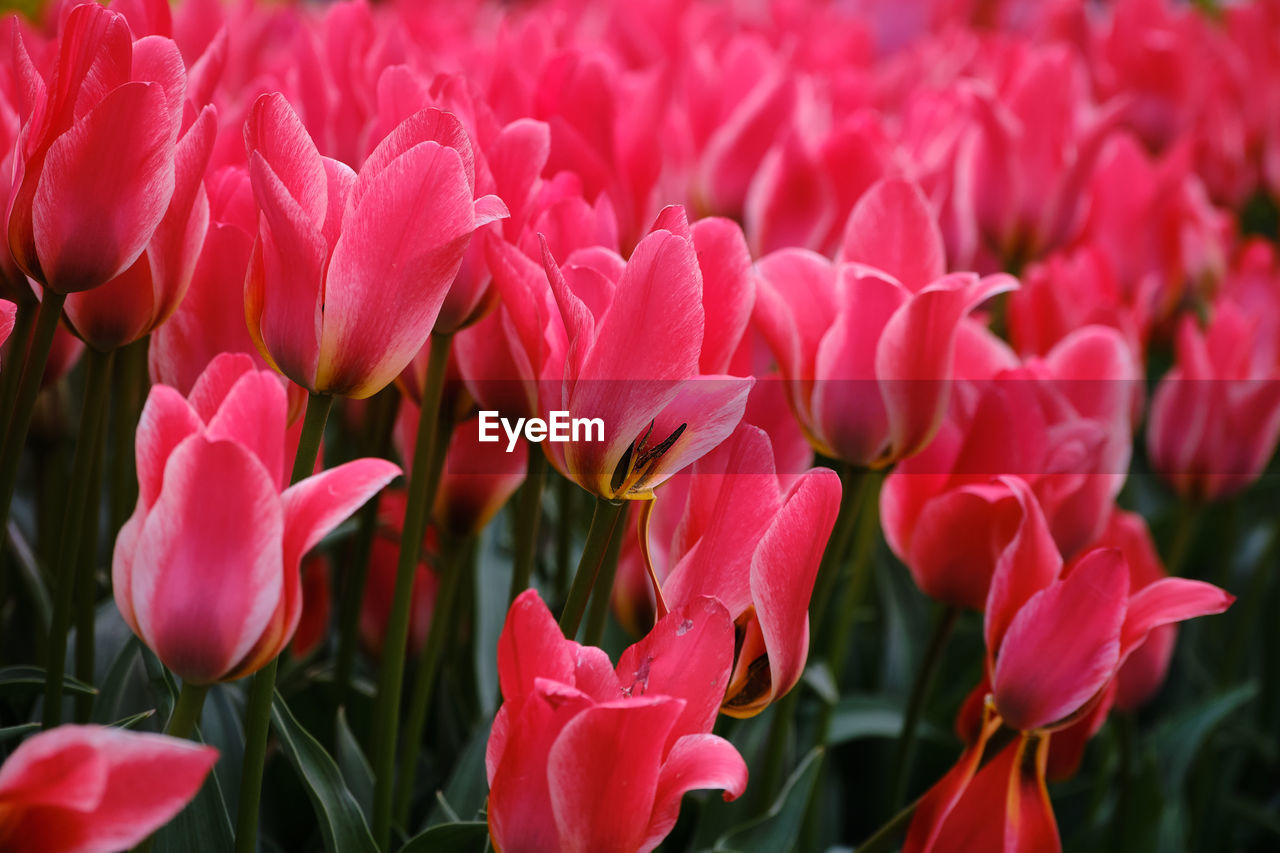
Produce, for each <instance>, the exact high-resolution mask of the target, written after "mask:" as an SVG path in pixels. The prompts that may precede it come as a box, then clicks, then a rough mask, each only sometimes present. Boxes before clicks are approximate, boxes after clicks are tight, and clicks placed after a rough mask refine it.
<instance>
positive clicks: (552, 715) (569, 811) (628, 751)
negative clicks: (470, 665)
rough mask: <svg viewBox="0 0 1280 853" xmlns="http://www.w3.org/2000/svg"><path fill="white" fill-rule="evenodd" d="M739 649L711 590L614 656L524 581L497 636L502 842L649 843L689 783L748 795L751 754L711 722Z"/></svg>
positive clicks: (535, 847) (624, 852)
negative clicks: (566, 632)
mask: <svg viewBox="0 0 1280 853" xmlns="http://www.w3.org/2000/svg"><path fill="white" fill-rule="evenodd" d="M732 660H733V627H732V623H731V622H730V621H729V614H728V613H727V612H726V611H725V609H724V607H723V606H721V605H720V603H719V602H717V601H715V600H714V599H709V598H700V599H696V600H694V601H691V602H689V603H688V604H687V605H686V606H684V607H681V608H679V609H676V610H673V611H672V612H671V613H670V614H669V615H668V616H667V617H665V618H664V619H662V620H661V621H659V622H658V624H657V625H656V626H655V627H654V629H653V631H652V632H650V634H649V635H648V636H647V637H645V638H644V639H643V640H641V641H640V642H639V643H637V644H635V645H634V646H631V647H630V648H629V649H627V650H626V651H624V652H623V653H622V656H621V657H620V658H619V659H618V665H617V667H616V668H615V667H614V666H613V664H612V663H611V662H610V661H609V657H608V655H606V654H605V653H604V652H603V651H602V650H601V649H598V648H594V647H591V646H580V645H578V644H577V643H575V642H573V641H572V640H567V639H565V638H564V636H563V635H562V634H561V632H560V629H559V627H558V626H557V625H556V622H555V620H554V619H553V618H552V616H551V613H550V612H549V611H548V610H547V607H546V605H545V604H543V603H542V600H541V599H540V598H539V597H538V594H537V592H535V591H534V590H526V591H525V592H523V593H521V595H520V596H519V597H518V598H516V600H515V601H514V602H512V605H511V609H510V611H509V612H508V614H507V622H506V625H505V626H504V627H503V629H502V636H501V637H500V638H499V640H498V679H499V684H500V685H501V688H502V697H503V704H502V707H501V708H499V709H498V714H497V717H496V718H495V719H494V723H493V729H492V731H491V732H490V735H489V744H488V748H487V749H486V752H485V767H486V770H487V773H488V778H489V833H490V835H491V836H492V838H493V842H494V847H495V848H496V849H497V850H499V851H502V853H521V851H550V850H561V851H568V852H569V853H585V851H592V853H595V851H619V853H634V851H646V853H647V851H649V850H652V849H654V848H655V847H657V846H658V844H660V843H661V842H662V839H663V838H665V837H666V835H667V833H669V832H670V831H671V828H672V827H673V826H675V822H676V817H677V815H678V813H679V809H680V798H681V797H682V796H684V794H685V792H687V791H691V790H695V789H699V788H720V789H723V790H724V792H725V794H724V796H725V799H729V800H731V799H733V798H735V797H737V796H738V795H739V794H741V793H742V791H743V790H744V789H745V788H746V784H747V766H746V763H745V762H744V761H743V760H742V756H741V755H739V754H738V751H737V749H735V748H734V746H733V745H732V744H730V743H729V742H728V741H726V740H723V739H722V738H719V737H717V736H715V735H713V734H711V733H710V732H711V727H712V725H713V724H714V722H715V718H716V712H717V709H718V708H719V707H720V700H721V699H722V698H723V695H724V688H725V685H726V683H727V680H728V677H729V670H730V666H731V664H732Z"/></svg>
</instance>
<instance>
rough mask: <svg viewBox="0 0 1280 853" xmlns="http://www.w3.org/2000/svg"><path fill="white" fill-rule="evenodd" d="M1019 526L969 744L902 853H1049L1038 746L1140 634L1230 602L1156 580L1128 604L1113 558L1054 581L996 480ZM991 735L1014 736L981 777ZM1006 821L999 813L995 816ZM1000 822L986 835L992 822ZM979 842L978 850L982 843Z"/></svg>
mask: <svg viewBox="0 0 1280 853" xmlns="http://www.w3.org/2000/svg"><path fill="white" fill-rule="evenodd" d="M1006 485H1007V486H1009V488H1010V489H1012V490H1013V492H1014V494H1015V495H1016V499H1017V500H1018V502H1019V503H1020V504H1021V506H1022V508H1023V512H1024V515H1025V517H1026V519H1027V523H1026V524H1025V525H1024V529H1023V530H1022V531H1020V532H1019V534H1018V535H1017V537H1016V540H1015V542H1014V543H1013V545H1011V547H1010V548H1009V549H1007V550H1006V551H1005V553H1004V554H1002V555H1001V558H1000V561H999V563H998V564H997V566H996V570H995V574H994V576H993V577H992V580H991V589H990V593H989V594H988V597H987V606H986V621H985V626H984V635H985V638H986V644H987V659H986V667H985V669H986V673H987V677H988V678H989V679H990V683H991V689H990V693H989V697H990V698H989V699H988V700H987V702H986V709H985V711H984V715H983V720H982V723H981V725H980V730H979V732H978V735H977V738H976V740H975V742H974V743H973V744H972V745H971V746H970V747H969V748H968V749H967V750H966V751H965V753H964V754H963V755H962V756H961V758H960V761H959V762H958V763H957V764H956V766H955V767H954V768H953V769H952V770H951V772H949V773H948V774H947V775H946V776H944V777H943V778H942V779H941V780H940V781H939V782H938V783H937V784H936V785H934V787H933V788H931V789H930V790H929V792H928V793H926V794H925V796H924V798H923V799H922V800H921V803H920V806H919V807H918V808H917V810H916V814H915V817H914V819H913V820H912V824H911V828H910V830H909V832H908V835H907V842H906V845H905V847H904V851H909V853H917V851H928V850H935V849H937V850H950V849H955V848H956V847H957V846H960V845H961V844H963V843H965V841H966V840H967V839H971V838H972V837H974V836H977V837H979V838H985V839H988V840H989V839H992V838H994V839H996V840H997V842H999V840H1000V839H1003V844H1002V845H1000V844H998V845H997V846H1003V849H1006V850H1010V849H1012V850H1027V851H1041V850H1057V849H1059V848H1060V843H1059V841H1058V834H1057V827H1056V823H1055V821H1054V818H1053V809H1052V806H1051V805H1050V803H1049V798H1048V793H1047V790H1046V788H1045V778H1046V768H1047V762H1048V751H1049V740H1050V738H1051V737H1052V733H1053V732H1055V731H1058V730H1060V729H1063V728H1066V727H1068V726H1070V725H1071V724H1073V723H1076V722H1077V721H1079V720H1080V718H1081V717H1083V716H1084V715H1086V714H1088V713H1089V712H1090V711H1091V710H1092V709H1093V708H1094V707H1096V705H1097V704H1098V703H1099V702H1103V701H1106V699H1107V696H1108V694H1109V691H1110V689H1111V686H1112V684H1113V683H1114V680H1115V678H1116V676H1117V673H1118V672H1119V670H1120V668H1121V667H1122V666H1123V665H1124V663H1125V662H1126V660H1128V659H1129V656H1130V655H1131V654H1132V653H1133V652H1134V651H1135V650H1137V649H1138V648H1139V647H1140V646H1141V645H1142V644H1143V643H1144V642H1145V640H1146V639H1147V637H1148V636H1149V635H1150V633H1151V631H1152V630H1154V629H1156V628H1158V627H1161V626H1164V625H1170V624H1173V623H1176V622H1180V621H1182V620H1184V619H1190V618H1192V617H1195V616H1202V615H1207V614H1212V613H1221V612H1222V611H1223V610H1225V609H1226V608H1227V607H1229V606H1230V605H1231V602H1232V601H1233V600H1234V599H1233V598H1232V596H1230V595H1228V594H1227V593H1226V592H1224V591H1222V590H1221V589H1218V588H1217V587H1215V586H1213V585H1211V584H1207V583H1203V582H1201V581H1193V580H1184V579H1181V578H1166V579H1163V580H1160V581H1156V582H1155V583H1152V584H1150V585H1148V586H1145V587H1143V588H1142V589H1140V590H1138V591H1137V592H1135V593H1133V594H1132V595H1131V594H1130V579H1129V568H1128V565H1127V563H1126V562H1125V558H1124V556H1123V554H1122V553H1121V552H1120V551H1119V550H1116V549H1113V548H1099V549H1096V550H1093V551H1090V552H1089V553H1088V554H1086V555H1085V556H1084V557H1082V558H1081V559H1080V560H1078V561H1076V562H1075V563H1073V564H1072V565H1071V566H1069V567H1068V569H1067V570H1066V571H1063V570H1062V568H1061V567H1062V560H1061V557H1060V556H1059V555H1058V553H1057V551H1056V549H1054V548H1053V547H1052V545H1051V543H1050V544H1048V547H1046V543H1048V535H1047V525H1046V522H1045V520H1044V516H1043V513H1041V512H1040V509H1039V506H1038V505H1037V504H1036V501H1035V498H1034V496H1033V495H1032V494H1031V491H1030V489H1029V488H1028V487H1027V486H1026V485H1025V484H1022V483H1021V482H1019V481H1017V480H1013V479H1010V480H1007V481H1006ZM1002 725H1004V726H1008V727H1009V728H1012V729H1016V730H1018V731H1019V732H1021V736H1020V737H1019V738H1018V739H1017V740H1016V741H1015V742H1014V743H1013V744H1011V745H1010V746H1009V747H1007V748H1006V749H1007V750H1011V751H1012V754H1011V755H1003V754H1002V756H1000V757H997V758H996V759H995V760H994V761H993V762H992V763H991V764H989V765H988V766H987V767H986V768H985V769H984V770H983V771H982V772H981V773H979V772H978V765H979V762H980V760H981V758H982V755H983V752H984V751H985V749H986V745H987V742H988V740H989V739H990V738H991V736H992V735H993V734H995V732H996V730H997V729H999V728H1000V727H1001V726H1002ZM1006 810H1007V811H1006ZM994 815H1003V816H1004V820H1003V823H1002V824H999V825H996V826H992V825H991V824H992V823H993V820H992V818H993V816H994ZM988 843H989V841H988Z"/></svg>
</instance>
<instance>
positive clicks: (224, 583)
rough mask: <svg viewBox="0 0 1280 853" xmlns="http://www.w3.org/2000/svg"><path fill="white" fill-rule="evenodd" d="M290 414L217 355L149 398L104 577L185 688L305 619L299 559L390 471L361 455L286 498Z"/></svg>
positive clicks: (228, 671)
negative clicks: (185, 383) (131, 493)
mask: <svg viewBox="0 0 1280 853" xmlns="http://www.w3.org/2000/svg"><path fill="white" fill-rule="evenodd" d="M286 410H287V403H286V399H285V390H284V388H283V386H282V383H281V382H280V380H279V379H278V378H277V377H276V376H274V375H273V374H272V373H270V372H267V371H259V370H255V369H254V367H253V363H252V361H251V360H250V359H249V357H248V356H245V355H231V354H228V355H224V356H220V357H219V358H217V359H215V360H214V361H213V363H211V364H210V365H209V368H208V369H207V370H206V371H205V373H204V374H203V375H202V376H201V378H200V380H199V381H197V382H196V385H195V387H194V388H193V389H192V391H191V395H190V397H188V398H186V399H184V398H183V397H182V396H181V395H180V394H178V393H177V392H176V391H174V390H173V389H172V388H169V387H167V386H164V385H157V386H155V387H154V388H152V391H151V394H150V395H149V396H148V398H147V404H146V406H145V408H144V409H143V412H142V418H141V421H140V422H139V424H138V435H137V459H138V491H139V495H138V505H137V508H136V509H135V510H134V513H133V516H132V517H131V518H130V519H129V520H128V522H126V523H125V525H124V527H123V528H122V529H121V531H120V535H119V537H118V538H117V540H116V547H115V556H114V560H113V568H112V577H113V581H114V587H115V598H116V605H117V606H118V607H119V608H120V613H121V615H123V616H124V619H125V621H126V622H127V623H128V624H129V627H130V628H132V629H133V631H134V633H135V634H137V635H138V636H139V637H140V638H141V639H142V640H143V642H145V643H146V644H147V645H148V646H149V647H150V648H151V649H152V650H153V651H154V652H155V653H156V655H157V656H158V657H159V658H160V660H161V661H163V662H164V663H165V665H166V666H168V667H169V668H170V669H171V670H173V671H174V673H175V674H177V675H178V676H180V677H181V678H182V679H183V680H184V681H190V682H192V683H195V684H209V683H212V682H215V681H227V680H232V679H236V678H241V677H243V676H245V675H249V674H251V673H253V672H256V671H257V670H258V669H260V668H261V667H263V666H264V665H265V664H267V663H268V662H269V661H270V660H271V659H272V658H274V657H275V656H276V655H278V654H279V653H280V651H281V650H282V649H283V648H284V647H285V646H286V645H288V643H289V640H290V639H291V638H292V637H293V633H294V630H295V629H296V628H297V625H298V620H299V618H300V615H301V611H302V592H301V577H300V570H299V566H300V563H301V560H302V557H303V555H304V554H306V552H307V551H309V550H310V549H311V548H312V547H313V546H314V545H315V544H316V543H317V542H319V541H320V539H321V538H322V537H323V536H324V534H325V533H327V532H328V531H329V530H331V529H333V528H334V527H335V526H337V524H338V523H339V522H341V521H342V520H343V519H345V518H346V517H347V516H348V515H350V514H351V512H353V511H354V510H355V509H356V508H357V507H359V506H360V505H361V504H362V503H364V502H365V500H367V499H368V498H369V497H370V496H371V495H372V494H373V493H375V492H376V491H377V490H378V489H380V488H382V487H383V486H384V485H386V484H387V482H389V481H390V480H391V479H392V478H393V477H395V476H396V475H397V474H398V473H399V469H398V468H397V467H396V466H395V465H393V464H391V463H390V462H386V461H384V460H378V459H361V460H357V461H355V462H350V463H347V464H346V465H341V466H339V467H337V468H334V469H332V470H329V471H325V472H324V473H321V474H317V475H315V476H313V477H309V478H307V479H305V480H303V481H301V482H299V483H297V484H295V485H293V486H290V487H289V488H287V489H286V488H285V473H284V460H285V459H286V439H285V418H286ZM227 531H236V535H235V536H228V535H227Z"/></svg>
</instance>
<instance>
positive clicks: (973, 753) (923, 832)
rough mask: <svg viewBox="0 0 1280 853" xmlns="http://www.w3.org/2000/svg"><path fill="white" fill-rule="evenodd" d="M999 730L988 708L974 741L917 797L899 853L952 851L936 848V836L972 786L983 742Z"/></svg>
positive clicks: (980, 759)
mask: <svg viewBox="0 0 1280 853" xmlns="http://www.w3.org/2000/svg"><path fill="white" fill-rule="evenodd" d="M999 728H1000V720H999V718H998V717H996V716H995V715H994V714H993V713H992V712H991V710H990V709H987V710H985V711H984V717H983V721H982V726H981V729H980V731H979V733H978V737H977V739H976V740H975V742H974V743H973V744H972V745H970V746H969V747H968V748H967V749H966V750H965V751H964V752H963V753H962V754H961V756H960V758H959V760H958V761H956V764H955V766H954V767H952V768H951V769H950V770H948V771H947V773H946V775H945V776H943V777H942V778H941V779H939V780H938V781H937V782H936V783H934V786H933V787H932V788H930V789H929V790H928V791H926V792H925V794H924V796H923V797H921V798H920V802H919V805H917V806H916V811H915V814H914V815H913V816H912V818H911V826H910V827H909V828H908V829H907V838H906V841H904V842H903V845H902V853H930V851H933V850H934V849H936V848H940V849H942V850H951V849H952V848H951V847H949V846H944V845H939V844H938V840H939V837H940V836H941V835H942V832H943V829H944V828H945V826H946V824H947V822H948V820H949V819H950V818H951V816H952V815H953V814H954V813H955V811H956V810H957V808H959V806H960V803H961V800H962V799H963V798H964V796H965V792H966V791H967V790H968V788H969V786H970V785H971V784H972V783H973V781H974V775H975V774H976V773H977V772H978V766H979V764H980V763H981V762H982V754H983V753H984V752H985V751H986V748H987V741H988V740H990V738H991V736H992V735H993V734H995V732H996V730H997V729H999Z"/></svg>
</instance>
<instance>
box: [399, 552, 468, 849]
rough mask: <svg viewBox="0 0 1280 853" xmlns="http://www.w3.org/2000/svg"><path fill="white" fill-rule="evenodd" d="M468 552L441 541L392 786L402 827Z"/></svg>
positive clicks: (449, 634) (407, 813) (411, 798)
mask: <svg viewBox="0 0 1280 853" xmlns="http://www.w3.org/2000/svg"><path fill="white" fill-rule="evenodd" d="M467 551H468V545H467V544H466V542H465V541H458V540H456V539H453V538H451V537H444V536H442V537H441V542H440V561H439V564H438V566H437V571H438V572H439V575H440V588H439V590H438V592H437V593H436V601H435V605H434V607H433V608H432V617H431V628H430V629H429V631H428V632H427V641H426V643H425V644H424V646H423V647H422V649H420V650H419V655H418V671H417V673H416V674H415V675H414V681H413V693H412V695H411V696H410V697H409V714H408V716H407V717H406V718H405V725H404V738H403V743H402V744H401V749H400V784H399V785H397V786H396V801H395V817H396V820H397V821H398V822H399V823H400V824H401V825H402V826H404V825H406V822H407V821H408V819H409V807H410V806H411V805H412V804H413V780H414V776H415V775H416V771H417V769H418V768H417V764H418V762H417V757H418V748H419V746H420V745H421V743H422V733H423V731H424V730H425V729H426V727H427V713H428V712H429V711H430V710H431V697H432V694H433V693H434V692H435V686H436V676H437V675H438V674H439V672H440V666H439V664H440V656H441V654H442V653H443V652H444V647H445V643H446V642H448V640H449V638H450V637H452V635H453V616H454V615H455V614H454V610H455V608H456V605H457V599H458V589H459V587H461V586H462V576H463V575H464V574H466V571H467V566H468V563H467V560H465V559H463V557H464V556H465V554H466V553H467Z"/></svg>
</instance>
